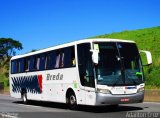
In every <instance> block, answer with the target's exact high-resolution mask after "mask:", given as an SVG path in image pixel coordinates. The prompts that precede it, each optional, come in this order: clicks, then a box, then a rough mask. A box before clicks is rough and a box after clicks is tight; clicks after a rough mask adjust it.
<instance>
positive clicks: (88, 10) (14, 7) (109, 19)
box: [0, 0, 160, 54]
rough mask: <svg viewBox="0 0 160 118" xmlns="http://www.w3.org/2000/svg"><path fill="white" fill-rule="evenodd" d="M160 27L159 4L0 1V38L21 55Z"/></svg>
mask: <svg viewBox="0 0 160 118" xmlns="http://www.w3.org/2000/svg"><path fill="white" fill-rule="evenodd" d="M155 26H160V0H0V38H2V37H4V38H13V39H14V40H18V41H20V42H21V43H22V45H23V50H21V51H17V54H24V53H26V52H30V51H31V50H33V49H43V48H47V47H50V46H55V45H59V44H64V43H67V42H71V41H75V40H80V39H85V38H88V37H92V36H97V35H102V34H108V33H113V32H120V31H124V30H135V29H143V28H149V27H155Z"/></svg>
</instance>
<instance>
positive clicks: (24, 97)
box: [21, 93, 28, 104]
mask: <svg viewBox="0 0 160 118" xmlns="http://www.w3.org/2000/svg"><path fill="white" fill-rule="evenodd" d="M21 98H22V101H23V103H24V104H27V101H28V100H27V93H22V94H21Z"/></svg>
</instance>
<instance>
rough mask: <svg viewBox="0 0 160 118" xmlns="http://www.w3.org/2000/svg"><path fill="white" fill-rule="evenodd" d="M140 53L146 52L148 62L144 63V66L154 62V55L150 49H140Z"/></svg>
mask: <svg viewBox="0 0 160 118" xmlns="http://www.w3.org/2000/svg"><path fill="white" fill-rule="evenodd" d="M140 53H144V54H145V56H146V58H147V64H144V65H143V66H148V65H151V64H152V55H151V52H150V51H145V50H140Z"/></svg>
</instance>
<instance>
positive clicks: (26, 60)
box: [24, 57, 30, 72]
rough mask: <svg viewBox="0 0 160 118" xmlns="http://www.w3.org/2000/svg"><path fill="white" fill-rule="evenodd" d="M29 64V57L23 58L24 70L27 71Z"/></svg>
mask: <svg viewBox="0 0 160 118" xmlns="http://www.w3.org/2000/svg"><path fill="white" fill-rule="evenodd" d="M29 66H30V58H29V57H26V58H25V59H24V71H25V72H28V71H29Z"/></svg>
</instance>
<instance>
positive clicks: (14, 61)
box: [11, 60, 17, 74]
mask: <svg viewBox="0 0 160 118" xmlns="http://www.w3.org/2000/svg"><path fill="white" fill-rule="evenodd" d="M16 70H17V69H16V60H13V61H12V62H11V73H12V74H14V73H16Z"/></svg>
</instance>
